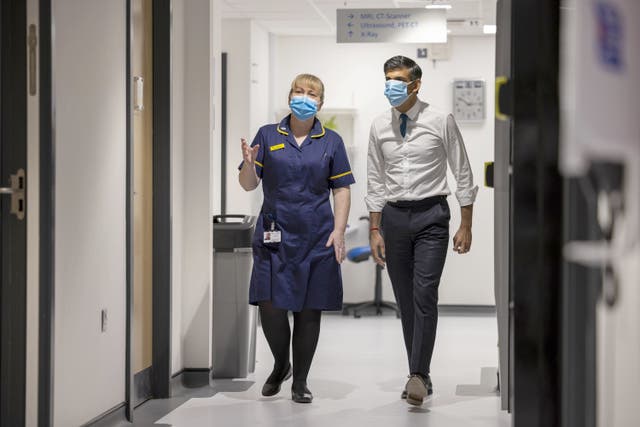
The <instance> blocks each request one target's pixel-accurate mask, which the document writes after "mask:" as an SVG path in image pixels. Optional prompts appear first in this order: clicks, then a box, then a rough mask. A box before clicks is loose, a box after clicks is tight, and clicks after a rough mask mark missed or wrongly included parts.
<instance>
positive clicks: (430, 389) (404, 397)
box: [400, 375, 433, 399]
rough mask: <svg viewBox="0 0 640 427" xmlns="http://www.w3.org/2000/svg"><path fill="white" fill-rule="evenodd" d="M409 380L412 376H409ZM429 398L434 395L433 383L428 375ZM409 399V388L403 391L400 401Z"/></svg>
mask: <svg viewBox="0 0 640 427" xmlns="http://www.w3.org/2000/svg"><path fill="white" fill-rule="evenodd" d="M409 378H411V376H409ZM426 383H427V396H431V395H432V394H433V384H432V383H431V377H430V376H429V375H427V381H426ZM406 398H407V388H406V387H405V389H404V390H402V394H401V395H400V399H406Z"/></svg>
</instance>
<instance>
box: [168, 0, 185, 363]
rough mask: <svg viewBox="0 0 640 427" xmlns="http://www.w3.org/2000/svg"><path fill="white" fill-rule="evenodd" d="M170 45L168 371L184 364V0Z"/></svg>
mask: <svg viewBox="0 0 640 427" xmlns="http://www.w3.org/2000/svg"><path fill="white" fill-rule="evenodd" d="M171 13H172V20H171V23H172V28H171V31H172V38H171V41H172V46H171V55H172V58H173V60H172V62H171V67H172V69H171V73H172V74H171V83H172V84H171V196H172V199H171V209H172V218H173V221H172V225H171V244H172V248H171V257H172V258H171V302H172V304H171V372H172V373H173V374H175V373H178V372H180V370H182V368H183V366H184V365H183V360H182V354H183V350H182V349H183V346H184V339H183V333H182V291H183V287H182V271H183V252H184V247H183V244H184V240H183V235H184V227H183V224H184V209H185V206H184V188H185V184H184V167H185V164H184V145H185V138H184V136H185V135H184V85H185V81H184V68H185V61H184V55H185V54H184V50H185V35H184V27H185V22H184V0H173V2H172V12H171Z"/></svg>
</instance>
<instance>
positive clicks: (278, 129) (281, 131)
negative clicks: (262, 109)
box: [276, 127, 289, 136]
mask: <svg viewBox="0 0 640 427" xmlns="http://www.w3.org/2000/svg"><path fill="white" fill-rule="evenodd" d="M276 130H277V131H278V133H281V134H283V135H285V136H289V132H287V131H285V130H282V129H280V127H277V128H276Z"/></svg>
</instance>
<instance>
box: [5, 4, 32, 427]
mask: <svg viewBox="0 0 640 427" xmlns="http://www.w3.org/2000/svg"><path fill="white" fill-rule="evenodd" d="M26 13H27V10H26V3H25V2H24V1H23V0H2V2H0V94H1V95H0V187H1V190H0V193H1V194H0V205H1V209H2V210H1V213H0V220H1V221H2V225H1V227H0V240H1V241H2V244H1V246H0V248H1V249H0V251H2V274H1V275H2V279H1V280H2V283H1V284H0V354H1V357H0V378H2V381H0V414H2V415H1V417H2V424H3V425H12V426H14V425H15V426H19V425H24V423H25V383H26V364H25V360H26V304H27V299H26V297H27V292H26V288H27V267H26V265H27V264H26V261H27V252H26V251H27V244H26V239H27V221H26V204H25V203H26V186H27V182H28V176H27V170H26V169H27V52H26V46H27V40H26V34H27V31H26V28H25V27H26V22H27V21H26V19H27V15H26Z"/></svg>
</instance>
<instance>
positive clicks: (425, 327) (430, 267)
mask: <svg viewBox="0 0 640 427" xmlns="http://www.w3.org/2000/svg"><path fill="white" fill-rule="evenodd" d="M450 218H451V212H450V211H449V205H448V204H447V200H446V198H445V197H444V196H437V197H430V198H428V199H424V200H420V201H410V202H396V203H387V205H386V206H385V207H384V209H383V210H382V232H383V237H384V244H385V255H386V263H387V269H388V271H389V277H390V278H391V284H392V286H393V292H394V294H395V297H396V301H397V303H398V307H399V308H400V317H401V319H402V331H403V333H404V342H405V345H406V347H407V357H408V360H409V372H410V373H411V374H423V375H426V374H428V373H429V372H430V365H431V356H432V354H433V346H434V343H435V339H436V327H437V324H438V286H439V284H440V276H441V275H442V269H443V268H444V262H445V259H446V257H447V248H448V246H449V219H450Z"/></svg>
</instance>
